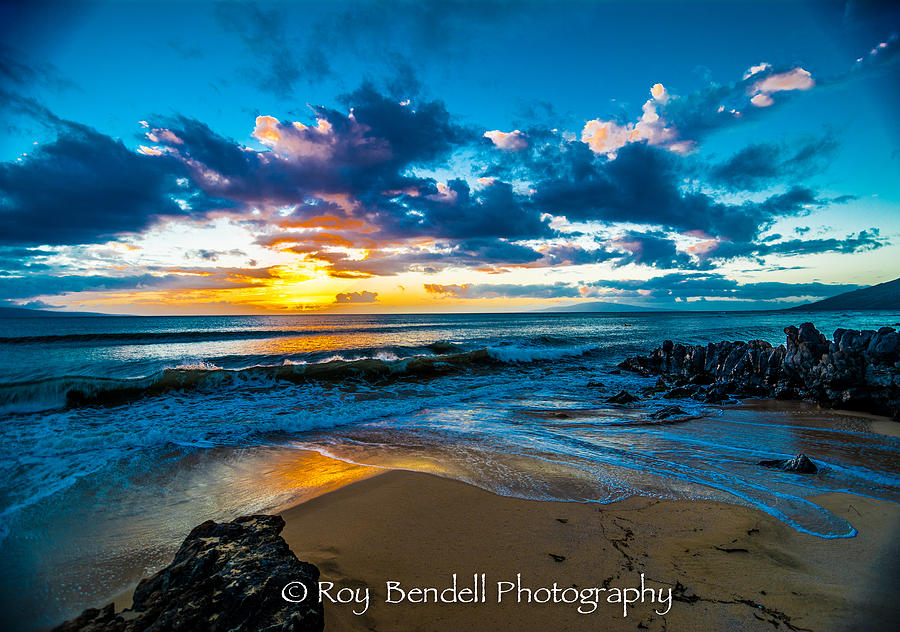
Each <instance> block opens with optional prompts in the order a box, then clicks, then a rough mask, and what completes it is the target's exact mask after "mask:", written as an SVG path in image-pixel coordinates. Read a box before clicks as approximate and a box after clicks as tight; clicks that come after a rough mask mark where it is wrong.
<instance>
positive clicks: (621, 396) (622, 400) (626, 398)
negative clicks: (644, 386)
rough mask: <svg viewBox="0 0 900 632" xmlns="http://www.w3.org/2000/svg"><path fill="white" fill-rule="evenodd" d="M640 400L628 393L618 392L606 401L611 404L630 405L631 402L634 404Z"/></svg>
mask: <svg viewBox="0 0 900 632" xmlns="http://www.w3.org/2000/svg"><path fill="white" fill-rule="evenodd" d="M639 399H640V397H635V396H634V395H632V394H631V393H629V392H628V391H619V392H618V393H616V394H615V395H613V396H612V397H610V398H609V399H607V400H606V401H608V402H609V403H611V404H630V403H631V402H636V401H638V400H639Z"/></svg>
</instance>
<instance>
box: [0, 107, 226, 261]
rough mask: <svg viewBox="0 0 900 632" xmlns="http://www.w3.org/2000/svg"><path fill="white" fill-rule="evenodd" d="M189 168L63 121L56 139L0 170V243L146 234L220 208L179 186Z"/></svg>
mask: <svg viewBox="0 0 900 632" xmlns="http://www.w3.org/2000/svg"><path fill="white" fill-rule="evenodd" d="M180 175H183V170H182V169H181V167H180V165H179V164H178V162H177V161H175V160H172V159H171V158H169V157H166V156H156V157H154V156H144V155H141V154H138V153H135V152H133V151H131V150H129V149H128V148H127V147H125V145H124V144H123V143H122V142H121V141H118V140H115V139H112V138H110V137H109V136H106V135H105V134H101V133H100V132H97V131H96V130H93V129H91V128H89V127H86V126H83V125H77V124H74V123H65V124H64V125H63V126H62V127H61V128H60V130H59V135H58V137H57V138H56V140H55V141H53V142H51V143H48V144H45V145H41V146H38V147H36V148H35V150H34V151H33V152H32V153H31V154H30V155H29V156H27V157H26V158H24V159H23V160H22V161H21V162H7V163H2V164H0V243H6V244H22V245H27V244H34V245H40V244H49V245H59V244H82V243H98V242H102V241H106V240H108V239H110V238H112V237H114V236H116V235H120V234H122V233H127V232H138V231H142V230H145V229H147V228H148V227H149V226H150V225H152V224H153V223H154V221H156V219H157V218H158V217H160V216H163V215H171V216H185V215H190V214H192V213H194V212H202V211H205V210H207V209H209V208H210V207H211V206H212V205H213V204H214V202H213V201H212V200H210V199H209V198H208V197H207V196H205V195H202V194H201V193H200V192H199V191H197V190H195V189H193V188H191V187H188V188H184V187H181V186H179V185H178V184H177V182H176V180H177V177H178V176H180Z"/></svg>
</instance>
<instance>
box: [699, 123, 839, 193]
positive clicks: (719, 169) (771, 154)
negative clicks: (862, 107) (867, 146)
mask: <svg viewBox="0 0 900 632" xmlns="http://www.w3.org/2000/svg"><path fill="white" fill-rule="evenodd" d="M837 147H838V144H837V141H835V140H834V139H833V138H830V137H827V136H826V137H822V138H814V139H813V138H810V139H806V140H804V141H802V142H800V143H799V144H796V145H794V146H791V145H788V144H787V143H756V144H753V145H748V146H746V147H744V148H743V149H741V150H739V151H738V152H737V153H735V154H733V155H732V156H731V157H730V158H728V159H727V160H725V161H724V162H721V163H719V164H716V165H712V166H711V167H710V169H709V172H708V173H709V180H710V181H711V182H712V183H713V184H719V185H722V186H725V187H726V188H728V189H732V190H744V191H758V190H762V189H765V188H768V187H770V186H772V185H773V184H775V183H777V182H779V181H783V180H785V179H788V178H800V177H806V176H809V175H812V174H813V173H815V172H816V171H817V170H819V169H821V168H822V167H823V166H824V164H825V162H826V161H827V160H828V159H829V158H831V156H832V155H833V154H834V152H835V151H836V149H837Z"/></svg>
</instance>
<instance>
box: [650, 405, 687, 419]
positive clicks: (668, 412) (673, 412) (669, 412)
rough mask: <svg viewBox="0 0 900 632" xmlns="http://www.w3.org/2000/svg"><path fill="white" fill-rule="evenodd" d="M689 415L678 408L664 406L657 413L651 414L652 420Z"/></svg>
mask: <svg viewBox="0 0 900 632" xmlns="http://www.w3.org/2000/svg"><path fill="white" fill-rule="evenodd" d="M687 414H688V413H687V412H686V411H684V410H682V409H680V408H679V407H678V406H664V407H662V408H660V409H659V410H657V411H656V412H655V413H650V419H668V418H669V417H676V416H684V415H687Z"/></svg>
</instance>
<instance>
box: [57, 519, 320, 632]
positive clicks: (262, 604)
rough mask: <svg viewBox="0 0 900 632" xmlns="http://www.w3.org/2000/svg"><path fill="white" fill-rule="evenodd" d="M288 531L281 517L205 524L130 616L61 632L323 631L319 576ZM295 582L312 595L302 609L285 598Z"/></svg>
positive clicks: (98, 615) (88, 618)
mask: <svg viewBox="0 0 900 632" xmlns="http://www.w3.org/2000/svg"><path fill="white" fill-rule="evenodd" d="M283 528H284V520H283V519H282V518H281V517H280V516H264V515H257V516H245V517H243V518H238V519H237V520H235V521H234V522H223V523H215V522H213V521H211V520H209V521H207V522H204V523H203V524H201V525H199V526H197V527H195V528H194V530H193V531H191V533H190V535H188V537H187V538H186V539H185V541H184V542H183V543H182V545H181V548H180V549H179V550H178V552H177V553H176V554H175V559H173V560H172V563H171V564H169V565H168V566H167V567H166V568H164V569H163V570H161V571H160V572H158V573H157V574H156V575H154V576H153V577H150V578H148V579H144V580H142V581H141V583H140V584H138V586H137V588H136V589H135V591H134V604H133V605H132V607H131V609H130V610H124V611H122V612H121V613H118V614H116V613H115V611H114V607H113V604H109V605H108V606H106V607H105V608H103V609H101V610H96V609H93V608H91V609H88V610H85V611H84V612H83V613H82V614H81V615H80V616H79V617H78V618H76V619H73V620H72V621H67V622H66V623H63V624H62V625H60V626H59V627H57V628H56V632H76V631H78V632H142V631H144V630H148V631H149V630H153V631H157V630H159V631H163V630H165V631H167V632H169V631H171V632H180V631H184V632H194V631H199V630H203V631H209V632H218V631H221V632H225V631H226V630H248V631H250V630H272V631H275V630H277V631H279V632H281V631H283V632H307V631H309V632H312V631H320V630H322V629H323V627H324V619H323V610H322V605H321V604H320V603H318V588H317V582H318V580H319V569H317V568H316V567H315V566H313V565H312V564H307V563H306V562H301V561H300V560H298V559H297V557H296V556H295V555H294V554H293V552H291V550H290V548H289V547H288V545H287V543H286V542H285V541H284V539H282V538H281V536H280V535H279V534H280V533H281V530H282V529H283ZM291 582H302V583H303V585H304V586H305V587H306V588H307V597H306V599H305V600H303V601H302V602H300V603H291V602H288V601H285V600H284V599H283V598H282V590H283V589H284V588H285V586H286V585H287V584H289V583H291ZM299 590H300V592H302V589H299Z"/></svg>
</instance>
